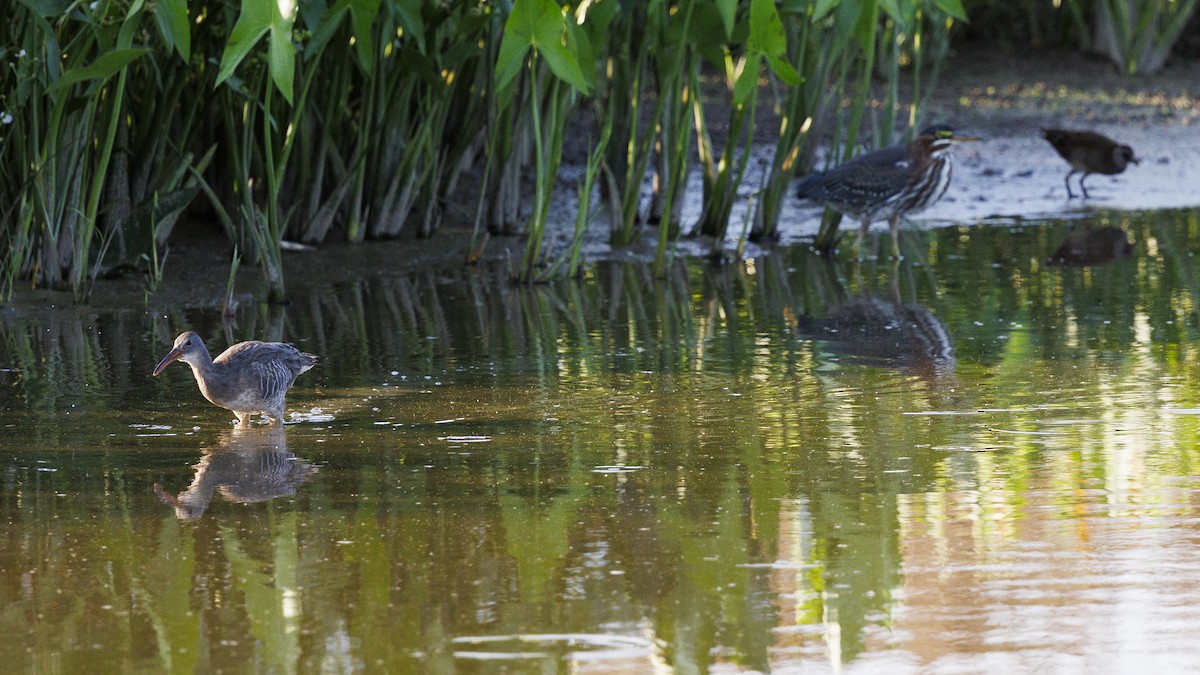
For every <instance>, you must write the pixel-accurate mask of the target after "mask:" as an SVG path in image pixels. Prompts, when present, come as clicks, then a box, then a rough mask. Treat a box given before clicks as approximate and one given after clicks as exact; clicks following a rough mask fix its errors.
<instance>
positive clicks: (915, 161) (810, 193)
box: [796, 124, 979, 257]
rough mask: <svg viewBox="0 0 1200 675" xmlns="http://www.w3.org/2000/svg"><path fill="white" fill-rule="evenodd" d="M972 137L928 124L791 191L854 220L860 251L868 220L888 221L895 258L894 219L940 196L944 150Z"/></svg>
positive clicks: (945, 171)
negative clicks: (900, 141) (917, 133)
mask: <svg viewBox="0 0 1200 675" xmlns="http://www.w3.org/2000/svg"><path fill="white" fill-rule="evenodd" d="M977 140H979V139H978V138H975V137H974V136H956V135H955V134H954V130H953V129H951V128H950V127H948V126H946V125H944V124H939V125H935V126H931V127H929V128H927V129H925V130H924V131H922V132H921V135H920V136H917V137H916V138H915V139H913V141H912V142H911V143H909V144H907V145H893V146H891V147H887V148H883V149H882V150H876V151H874V152H869V153H867V154H865V155H859V156H858V157H855V158H854V159H852V160H850V161H848V162H846V163H845V164H842V165H840V166H837V167H835V168H833V169H830V170H829V171H826V172H824V173H813V174H809V175H808V176H806V177H804V178H803V179H801V181H800V183H799V185H797V187H796V194H797V196H799V197H800V198H801V199H811V200H813V201H820V202H825V204H826V206H828V207H829V208H831V209H833V210H835V211H839V212H841V213H844V214H846V215H847V216H850V217H852V218H857V219H858V220H859V223H860V226H859V230H858V245H859V251H860V252H861V251H862V242H863V237H864V236H865V235H866V233H867V230H868V229H869V228H870V226H871V223H873V222H875V221H877V220H886V221H888V224H889V226H890V227H891V230H892V251H893V253H894V254H895V255H896V256H897V257H899V255H900V219H901V218H903V217H905V216H909V215H912V214H915V213H918V212H920V211H923V210H925V209H926V208H928V207H929V206H931V205H933V204H934V203H935V202H937V201H938V200H939V199H941V198H942V195H944V194H945V193H946V189H947V188H948V187H950V175H951V170H952V162H951V154H950V150H951V149H952V148H953V147H954V145H955V144H956V143H962V142H967V141H977Z"/></svg>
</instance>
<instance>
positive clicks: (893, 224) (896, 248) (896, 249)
mask: <svg viewBox="0 0 1200 675" xmlns="http://www.w3.org/2000/svg"><path fill="white" fill-rule="evenodd" d="M888 227H889V228H891V230H892V257H893V258H895V259H896V260H903V259H904V256H903V255H901V254H900V216H899V215H898V214H897V215H894V216H892V217H891V218H890V219H889V220H888Z"/></svg>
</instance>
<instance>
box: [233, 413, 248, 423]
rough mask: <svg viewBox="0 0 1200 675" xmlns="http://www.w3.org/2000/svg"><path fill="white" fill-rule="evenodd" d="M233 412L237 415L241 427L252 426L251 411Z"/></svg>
mask: <svg viewBox="0 0 1200 675" xmlns="http://www.w3.org/2000/svg"><path fill="white" fill-rule="evenodd" d="M233 414H234V415H237V425H238V426H239V427H248V426H250V413H241V412H234V413H233Z"/></svg>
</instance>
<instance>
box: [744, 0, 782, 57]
mask: <svg viewBox="0 0 1200 675" xmlns="http://www.w3.org/2000/svg"><path fill="white" fill-rule="evenodd" d="M746 51H747V52H753V53H758V54H762V55H764V56H783V55H784V54H786V53H787V35H785V34H784V32H783V21H782V20H780V18H779V13H778V12H777V11H775V2H774V0H752V1H751V3H750V35H749V36H748V37H747V39H746Z"/></svg>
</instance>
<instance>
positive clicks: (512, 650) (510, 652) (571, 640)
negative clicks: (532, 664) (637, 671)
mask: <svg viewBox="0 0 1200 675" xmlns="http://www.w3.org/2000/svg"><path fill="white" fill-rule="evenodd" d="M450 642H451V643H452V644H453V645H454V646H455V649H454V657H455V658H457V659H469V660H472V661H514V660H533V659H537V660H542V659H548V658H557V659H561V660H568V661H605V662H609V664H610V665H613V666H616V665H618V663H616V662H622V661H623V662H626V663H625V665H628V666H631V667H632V666H635V665H637V664H641V667H644V668H652V667H653V665H654V662H655V652H656V649H657V648H656V645H655V643H654V642H653V641H652V640H649V639H647V638H643V637H637V636H633V635H609V634H603V633H538V634H522V635H473V636H460V637H456V638H453V639H452V640H451V641H450Z"/></svg>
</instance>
